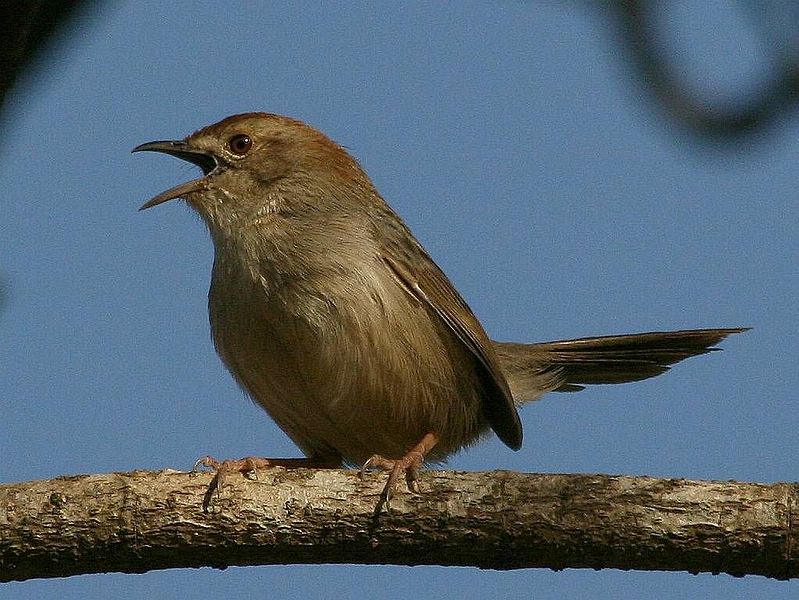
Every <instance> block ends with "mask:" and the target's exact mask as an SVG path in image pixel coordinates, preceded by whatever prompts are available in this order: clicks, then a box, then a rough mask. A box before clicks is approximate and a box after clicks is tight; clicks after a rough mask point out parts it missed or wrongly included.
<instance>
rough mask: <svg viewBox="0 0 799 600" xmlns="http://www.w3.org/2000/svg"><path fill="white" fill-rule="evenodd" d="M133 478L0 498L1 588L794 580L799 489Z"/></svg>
mask: <svg viewBox="0 0 799 600" xmlns="http://www.w3.org/2000/svg"><path fill="white" fill-rule="evenodd" d="M210 481H211V476H210V475H208V474H202V475H199V476H190V475H189V474H187V473H182V472H177V471H161V472H149V471H136V472H132V473H112V474H106V475H81V476H74V477H59V478H56V479H52V480H49V481H32V482H26V483H15V484H7V485H2V486H0V581H10V580H23V579H30V578H37V577H63V576H68V575H76V574H80V573H100V572H108V571H121V572H126V573H140V572H144V571H149V570H152V569H167V568H176V567H200V566H211V567H216V568H224V567H227V566H230V565H266V564H288V563H364V564H376V563H377V564H398V565H422V564H426V565H470V566H475V567H480V568H490V569H519V568H529V567H547V568H550V569H563V568H567V567H571V568H594V569H599V568H617V569H643V570H668V571H689V572H692V573H697V572H701V571H705V572H712V573H729V574H732V575H745V574H759V575H764V576H767V577H773V578H778V579H788V578H792V577H797V574H799V567H798V565H797V559H796V555H795V552H796V550H795V548H796V547H797V527H796V522H797V517H796V516H795V514H794V509H793V507H794V506H795V505H796V502H797V494H799V484H795V483H778V484H773V485H763V484H754V483H738V482H731V481H728V482H716V481H687V480H682V479H654V478H649V477H615V476H608V475H530V474H521V473H510V472H501V471H498V472H491V473H453V472H435V471H427V472H424V473H423V474H422V487H423V490H424V493H423V494H422V495H416V494H411V493H409V492H405V491H401V492H400V493H398V494H397V496H396V497H395V498H394V499H393V500H392V504H391V512H390V513H388V514H386V513H382V514H380V515H379V516H374V515H373V510H374V507H375V504H376V502H377V497H378V494H379V493H380V490H381V489H382V484H383V481H384V477H383V476H381V474H369V475H367V477H366V478H365V479H364V480H360V479H359V478H358V477H357V476H356V474H354V473H353V472H350V471H341V470H319V471H314V470H305V469H295V470H290V471H287V470H284V469H273V470H270V471H268V472H262V473H260V475H259V480H258V481H251V480H247V479H245V478H243V477H238V476H231V477H230V478H229V479H228V480H227V482H226V483H225V486H224V488H223V489H222V491H221V494H220V495H219V496H218V497H217V496H214V498H213V502H212V504H211V510H209V511H208V512H204V511H203V509H202V503H203V497H204V494H205V493H206V490H207V489H208V485H209V483H210Z"/></svg>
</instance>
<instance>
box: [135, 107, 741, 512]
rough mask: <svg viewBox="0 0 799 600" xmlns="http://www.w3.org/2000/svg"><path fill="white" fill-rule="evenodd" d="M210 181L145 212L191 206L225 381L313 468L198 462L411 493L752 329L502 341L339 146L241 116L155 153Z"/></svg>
mask: <svg viewBox="0 0 799 600" xmlns="http://www.w3.org/2000/svg"><path fill="white" fill-rule="evenodd" d="M143 150H148V151H155V152H164V153H166V154H170V155H172V156H176V157H178V158H180V159H183V160H186V161H189V162H191V163H193V164H195V165H197V166H199V167H200V168H201V169H202V171H203V176H202V177H200V178H199V179H195V180H193V181H189V182H188V183H184V184H182V185H178V186H176V187H174V188H172V189H170V190H167V191H165V192H163V193H161V194H159V195H157V196H155V197H154V198H153V199H152V200H150V201H149V202H147V203H146V204H144V205H143V206H142V209H145V208H150V207H152V206H155V205H157V204H161V203H162V202H166V201H167V200H171V199H173V198H184V199H185V200H186V201H187V202H188V203H189V205H190V206H191V207H192V208H194V210H196V211H197V212H198V213H199V214H200V216H201V217H202V218H203V219H204V220H205V223H206V224H207V226H208V229H209V231H210V234H211V238H212V240H213V243H214V249H215V256H214V266H213V272H212V275H211V288H210V291H209V294H208V310H209V317H210V323H211V331H212V334H213V339H214V344H215V346H216V349H217V351H218V353H219V355H220V356H221V358H222V360H223V361H224V363H225V365H226V366H227V368H228V369H229V370H230V372H231V373H232V374H233V376H234V377H235V378H236V380H237V381H238V382H239V384H240V385H241V386H242V387H243V388H244V389H245V390H246V391H247V392H248V393H249V395H250V396H251V397H252V398H253V399H254V400H255V401H256V402H257V403H258V404H260V405H261V406H262V407H263V408H264V409H265V410H266V411H267V412H268V413H269V414H270V415H271V417H272V418H273V419H274V420H275V422H276V423H277V424H278V425H279V426H280V428H281V429H283V431H285V432H286V433H287V434H288V436H289V437H290V438H291V439H292V440H293V441H294V442H295V443H296V444H297V446H299V447H300V449H301V450H302V452H303V453H304V454H305V456H306V458H304V459H261V458H246V459H241V460H232V461H224V462H218V461H216V460H214V459H212V458H210V457H206V458H204V459H201V460H200V461H198V464H203V465H206V466H209V467H212V468H213V469H216V470H217V478H216V481H217V485H221V478H222V477H223V476H224V474H225V473H228V472H231V471H242V472H245V473H246V472H249V471H254V470H255V469H257V468H262V467H266V466H270V465H283V466H316V467H336V466H340V465H341V464H342V463H346V464H351V465H359V464H360V465H364V466H365V467H377V468H382V469H386V470H388V471H390V475H389V480H388V482H387V484H386V486H385V488H384V491H383V494H382V496H381V500H380V503H379V505H378V510H379V508H380V506H382V505H383V504H385V502H387V500H388V498H389V497H390V495H391V493H392V490H393V489H394V487H395V486H396V482H397V481H398V478H399V477H400V476H401V475H403V474H405V477H406V479H407V481H408V484H409V486H410V487H411V488H414V487H415V480H416V477H417V473H418V470H419V468H420V467H421V465H422V463H423V462H437V461H441V460H443V459H445V458H446V457H447V456H449V455H450V454H452V453H454V452H456V451H458V450H459V449H461V448H463V447H464V446H468V445H470V444H473V443H475V442H477V441H478V440H479V439H480V438H481V437H482V436H484V435H485V434H487V433H488V432H489V430H493V431H494V432H495V433H496V434H497V435H498V436H499V438H500V439H501V440H502V441H503V442H504V443H505V444H507V445H508V446H509V447H511V448H513V449H514V450H516V449H518V448H519V447H520V446H521V445H522V425H521V422H520V420H519V415H518V413H517V411H516V407H517V406H518V405H519V404H522V403H524V402H529V401H532V400H536V399H538V398H539V397H541V395H543V394H544V393H546V392H550V391H573V390H578V389H582V387H583V385H585V384H598V383H622V382H627V381H636V380H640V379H646V378H648V377H653V376H655V375H658V374H660V373H663V372H664V371H666V370H667V369H668V368H669V367H668V365H671V364H673V363H675V362H678V361H680V360H682V359H684V358H687V357H689V356H694V355H697V354H703V353H705V352H708V351H710V350H713V349H714V348H712V346H713V345H715V344H717V343H718V342H719V341H721V340H722V339H724V338H725V337H726V336H728V335H730V334H732V333H737V332H740V331H744V329H701V330H689V331H673V332H665V333H642V334H634V335H621V336H610V337H595V338H584V339H578V340H566V341H559V342H547V343H539V344H514V343H503V342H493V341H491V340H490V339H489V338H488V336H487V335H486V333H485V331H484V330H483V328H482V326H481V325H480V322H479V321H478V320H477V318H476V317H475V316H474V314H473V313H472V311H471V310H470V309H469V306H468V305H467V304H466V302H465V301H464V300H463V298H461V296H460V294H459V293H458V292H457V290H456V289H455V288H454V287H453V285H452V283H450V281H449V279H447V277H446V276H445V275H444V273H443V272H442V271H441V269H440V268H439V267H438V266H437V265H436V263H435V262H433V260H432V259H431V258H430V256H429V255H428V254H427V252H426V251H425V249H424V248H422V246H421V244H419V242H418V241H417V240H416V238H414V237H413V235H412V234H411V232H410V231H409V230H408V228H407V227H406V226H405V224H404V223H403V222H402V220H401V219H400V218H399V217H398V216H397V214H396V213H394V211H393V210H391V208H390V207H389V206H388V204H386V202H385V201H384V200H383V198H382V197H381V196H380V194H379V193H378V191H377V190H376V189H375V187H374V185H373V184H372V182H371V181H370V180H369V177H368V176H367V175H366V173H365V172H364V171H363V170H362V169H361V167H360V166H359V165H358V163H357V162H356V160H355V159H354V158H352V157H351V156H350V155H349V154H348V153H347V152H346V151H345V150H344V149H343V148H342V147H341V146H339V145H338V144H336V143H335V142H333V141H332V140H330V139H329V138H328V137H326V136H325V135H324V134H322V133H320V132H319V131H317V130H316V129H313V128H312V127H310V126H308V125H306V124H304V123H302V122H300V121H297V120H294V119H290V118H288V117H283V116H279V115H274V114H266V113H248V114H242V115H236V116H232V117H229V118H227V119H224V120H223V121H221V122H219V123H216V124H215V125H211V126H209V127H206V128H204V129H201V130H199V131H197V132H196V133H193V134H192V135H190V136H189V137H187V138H186V139H184V140H177V141H157V142H149V143H147V144H142V145H140V146H138V147H136V148H135V149H134V150H133V151H134V152H138V151H143Z"/></svg>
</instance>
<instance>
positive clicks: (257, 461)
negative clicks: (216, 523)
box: [191, 456, 341, 512]
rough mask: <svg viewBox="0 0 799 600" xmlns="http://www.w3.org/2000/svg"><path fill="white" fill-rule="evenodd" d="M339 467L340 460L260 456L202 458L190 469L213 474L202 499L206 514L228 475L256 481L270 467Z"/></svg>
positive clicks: (194, 471)
mask: <svg viewBox="0 0 799 600" xmlns="http://www.w3.org/2000/svg"><path fill="white" fill-rule="evenodd" d="M340 466H341V459H340V458H315V457H310V458H263V457H260V456H247V457H245V458H239V459H232V460H223V461H219V460H216V459H215V458H213V457H211V456H203V457H202V458H200V459H198V460H197V462H195V463H194V466H193V467H192V469H191V473H192V474H196V473H199V472H200V471H201V470H203V467H204V468H205V469H207V470H210V471H212V472H213V473H214V478H213V479H212V480H211V483H210V484H209V485H208V489H207V490H206V492H205V497H204V498H203V511H205V512H207V511H208V508H209V507H210V505H211V500H212V498H213V496H214V492H216V496H217V497H219V491H220V490H221V489H222V484H223V483H224V482H225V479H226V478H227V476H228V475H229V474H230V473H241V474H242V475H244V477H246V478H247V479H252V480H257V479H258V471H259V470H264V469H269V468H272V467H284V468H286V469H302V468H305V469H335V468H337V467H340Z"/></svg>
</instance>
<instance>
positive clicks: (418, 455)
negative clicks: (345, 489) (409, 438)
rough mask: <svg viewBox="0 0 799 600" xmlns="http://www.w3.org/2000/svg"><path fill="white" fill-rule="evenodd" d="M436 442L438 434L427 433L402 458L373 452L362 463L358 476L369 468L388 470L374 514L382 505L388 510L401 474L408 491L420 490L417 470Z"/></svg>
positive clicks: (378, 511) (378, 512)
mask: <svg viewBox="0 0 799 600" xmlns="http://www.w3.org/2000/svg"><path fill="white" fill-rule="evenodd" d="M437 443H438V436H436V435H435V434H434V433H428V434H426V435H425V436H424V437H423V438H422V441H420V442H419V443H418V444H416V446H414V447H413V448H411V450H409V451H408V453H407V454H406V455H405V456H403V457H402V458H399V459H391V458H386V457H384V456H381V455H380V454H375V455H373V456H372V457H371V458H369V460H367V461H366V462H365V463H364V464H363V466H362V467H361V470H360V472H359V476H360V477H363V475H364V473H366V472H367V471H369V470H371V469H380V470H383V471H388V481H386V485H385V486H384V487H383V491H382V492H381V494H380V499H379V500H378V501H377V506H376V507H375V511H374V516H377V515H379V514H380V511H381V510H382V509H383V507H384V506H385V507H386V512H388V511H389V509H390V502H391V498H392V496H393V495H394V492H395V491H396V489H397V484H398V483H399V479H400V476H401V475H403V474H404V475H405V481H406V483H407V484H408V489H409V490H410V491H412V492H414V493H417V494H418V493H419V492H420V490H419V471H421V469H422V465H423V464H424V459H425V456H427V453H428V452H430V451H431V450H432V449H433V447H434V446H435V445H436V444H437Z"/></svg>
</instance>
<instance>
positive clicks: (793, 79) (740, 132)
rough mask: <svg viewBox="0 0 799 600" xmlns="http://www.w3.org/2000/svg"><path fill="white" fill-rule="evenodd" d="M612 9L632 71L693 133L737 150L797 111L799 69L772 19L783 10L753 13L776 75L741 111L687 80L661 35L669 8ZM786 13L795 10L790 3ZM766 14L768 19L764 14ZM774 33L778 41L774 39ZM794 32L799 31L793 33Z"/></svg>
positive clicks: (643, 4)
mask: <svg viewBox="0 0 799 600" xmlns="http://www.w3.org/2000/svg"><path fill="white" fill-rule="evenodd" d="M608 6H609V7H610V8H611V9H612V13H613V15H614V17H615V20H616V23H617V30H618V33H619V36H620V39H621V43H622V44H623V45H625V46H626V47H627V50H628V57H629V58H630V61H631V64H632V66H633V68H634V69H635V70H636V71H638V75H639V78H640V80H641V83H642V84H643V87H644V89H646V90H647V91H648V92H649V93H651V94H652V95H653V97H654V98H655V99H656V100H657V102H658V103H659V104H660V105H661V107H662V108H663V109H664V110H665V111H666V112H667V113H669V115H670V116H671V117H672V118H673V119H674V120H676V121H677V122H679V123H680V124H681V125H683V126H685V127H687V128H688V129H689V130H690V131H691V132H692V133H694V134H696V135H699V136H702V137H704V138H706V139H707V140H710V141H715V142H722V143H725V144H729V145H730V147H736V146H735V142H736V140H737V139H738V138H741V137H744V136H749V135H751V134H753V133H757V132H760V133H762V132H763V130H765V129H766V128H768V127H770V126H771V125H773V124H774V123H775V121H776V120H777V118H778V117H780V116H782V115H783V114H784V113H785V112H787V111H788V110H789V109H795V108H796V106H797V100H799V64H797V60H796V59H797V56H796V54H795V52H792V51H790V49H787V50H786V48H784V47H780V45H781V44H780V42H784V40H781V39H779V36H778V35H777V32H776V31H773V30H774V27H773V25H774V24H773V23H769V22H768V20H769V17H774V18H776V17H777V15H775V11H777V10H779V6H769V7H768V8H769V10H768V11H766V10H765V9H766V7H764V6H761V5H759V4H757V3H755V6H754V7H753V8H754V10H752V11H749V16H750V18H751V19H757V18H758V17H759V21H760V22H759V23H757V24H758V25H760V27H759V28H758V31H759V33H760V34H761V37H763V38H764V45H765V46H767V47H769V48H770V50H771V52H772V60H773V63H774V66H775V68H776V72H777V75H776V77H774V78H773V79H772V80H771V81H768V82H765V83H764V84H763V85H762V87H761V88H760V89H759V90H757V91H756V93H754V94H753V95H752V97H751V98H749V99H748V100H747V101H746V102H744V103H743V104H742V105H741V106H740V107H735V108H725V107H723V106H721V105H719V104H713V103H712V102H709V101H707V100H705V99H702V98H699V97H697V96H696V95H695V94H694V93H693V92H692V91H691V86H690V85H688V82H687V81H686V80H685V79H684V77H683V76H682V75H681V74H679V73H678V72H677V71H676V70H675V68H674V66H673V65H672V64H671V63H670V61H669V59H668V58H667V56H668V53H667V52H665V51H664V48H663V46H662V40H661V38H662V36H661V35H660V33H661V32H660V31H659V28H658V26H657V23H656V21H657V19H656V12H657V11H659V10H667V9H666V8H664V7H667V6H669V5H668V4H667V3H659V2H656V1H653V0H615V1H611V2H609V4H608ZM783 10H784V11H790V10H791V9H790V7H789V6H788V5H787V4H785V5H784V7H783ZM761 13H764V14H761ZM790 19H795V14H794V13H793V12H788V13H787V14H784V15H783V20H790ZM771 33H773V34H774V35H773V37H774V39H770V36H769V34H771ZM794 33H795V32H794Z"/></svg>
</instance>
